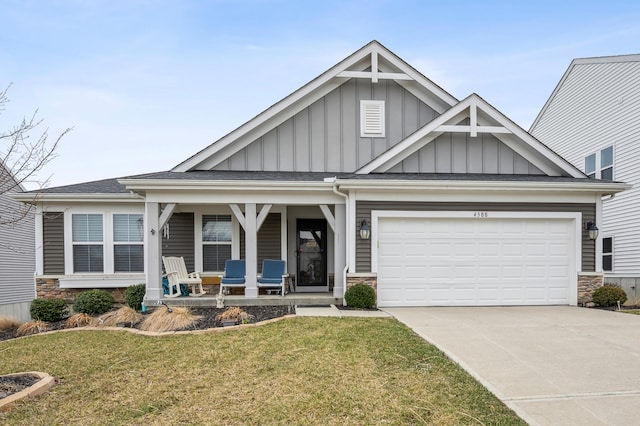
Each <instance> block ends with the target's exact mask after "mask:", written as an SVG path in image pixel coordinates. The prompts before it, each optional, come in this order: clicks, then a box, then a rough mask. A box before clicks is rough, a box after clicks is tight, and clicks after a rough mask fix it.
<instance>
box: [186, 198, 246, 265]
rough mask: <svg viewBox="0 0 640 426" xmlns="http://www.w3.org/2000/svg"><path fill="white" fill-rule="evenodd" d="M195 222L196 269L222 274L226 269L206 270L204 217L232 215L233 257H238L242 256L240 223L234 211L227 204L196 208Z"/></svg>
mask: <svg viewBox="0 0 640 426" xmlns="http://www.w3.org/2000/svg"><path fill="white" fill-rule="evenodd" d="M193 214H194V218H193V220H194V224H193V233H194V235H193V237H194V244H195V247H194V256H195V260H194V264H195V265H194V266H195V269H196V271H200V272H202V273H203V274H205V275H216V274H218V275H219V274H222V273H224V271H206V273H205V271H204V265H203V262H202V256H203V251H204V250H203V245H204V241H202V217H203V216H205V215H227V216H228V215H230V216H231V232H232V234H231V258H232V259H237V258H239V257H240V224H239V223H238V221H237V220H236V218H235V216H234V215H233V212H232V211H231V209H230V208H228V207H225V206H211V207H205V208H197V209H194V212H193Z"/></svg>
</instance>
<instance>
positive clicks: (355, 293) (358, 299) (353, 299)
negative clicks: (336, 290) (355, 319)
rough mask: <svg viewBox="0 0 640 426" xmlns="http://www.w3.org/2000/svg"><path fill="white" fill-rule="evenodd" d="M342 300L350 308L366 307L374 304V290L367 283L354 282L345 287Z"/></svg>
mask: <svg viewBox="0 0 640 426" xmlns="http://www.w3.org/2000/svg"><path fill="white" fill-rule="evenodd" d="M344 300H345V302H347V306H350V307H352V308H358V309H367V308H371V307H374V306H375V305H376V292H375V290H374V289H373V287H371V286H369V285H367V284H356V285H354V286H352V287H349V288H348V289H347V291H346V292H345V293H344Z"/></svg>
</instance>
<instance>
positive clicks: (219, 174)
mask: <svg viewBox="0 0 640 426" xmlns="http://www.w3.org/2000/svg"><path fill="white" fill-rule="evenodd" d="M332 177H336V178H338V179H348V180H351V181H353V180H400V181H445V180H450V181H478V182H481V181H485V182H558V183H568V182H576V183H578V182H579V183H586V182H594V183H605V182H611V181H603V180H594V179H580V178H572V177H562V176H544V175H499V174H466V173H370V174H355V173H327V172H260V171H205V170H197V171H190V172H170V171H163V172H157V173H146V174H141V175H134V176H127V177H122V178H114V179H104V180H98V181H93V182H85V183H79V184H75V185H65V186H59V187H54V188H46V189H43V190H39V191H31V192H34V193H35V192H40V193H44V194H127V193H129V190H127V188H125V187H124V185H121V184H120V183H118V180H120V179H131V180H137V179H140V180H184V181H188V180H199V181H252V180H254V181H257V180H260V181H273V182H322V181H324V180H325V179H326V178H332Z"/></svg>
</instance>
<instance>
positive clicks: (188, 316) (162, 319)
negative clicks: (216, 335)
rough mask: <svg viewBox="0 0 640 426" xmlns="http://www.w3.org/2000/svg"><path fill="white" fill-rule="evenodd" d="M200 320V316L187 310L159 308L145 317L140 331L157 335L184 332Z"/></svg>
mask: <svg viewBox="0 0 640 426" xmlns="http://www.w3.org/2000/svg"><path fill="white" fill-rule="evenodd" d="M200 318H201V317H200V316H197V315H193V314H192V313H191V311H190V310H189V309H187V308H182V307H173V308H170V309H169V308H168V307H167V308H165V307H162V306H161V307H159V308H156V309H155V310H154V311H153V312H152V313H151V314H150V315H147V317H146V318H145V319H144V322H143V323H142V324H141V325H140V329H141V330H145V331H155V332H158V333H162V332H165V331H178V330H184V329H187V328H189V327H191V326H193V324H195V322H196V321H198V320H199V319H200Z"/></svg>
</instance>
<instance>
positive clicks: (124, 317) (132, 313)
mask: <svg viewBox="0 0 640 426" xmlns="http://www.w3.org/2000/svg"><path fill="white" fill-rule="evenodd" d="M142 318H143V316H142V314H140V313H138V312H136V310H135V309H133V308H130V307H128V306H123V307H122V308H120V309H118V310H117V311H111V312H107V313H106V314H104V315H101V316H100V318H98V325H100V326H105V327H117V326H118V324H130V325H134V324H137V323H139V322H140V321H142Z"/></svg>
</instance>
